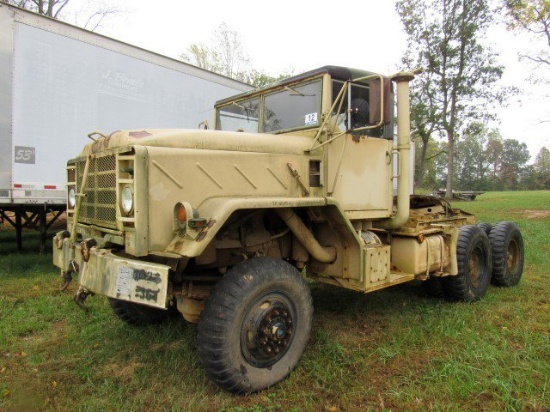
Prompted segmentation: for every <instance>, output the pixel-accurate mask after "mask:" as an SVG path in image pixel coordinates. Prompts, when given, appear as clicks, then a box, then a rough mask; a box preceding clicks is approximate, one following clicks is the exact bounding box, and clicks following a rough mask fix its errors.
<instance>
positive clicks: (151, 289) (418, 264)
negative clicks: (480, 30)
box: [53, 66, 524, 393]
mask: <svg viewBox="0 0 550 412" xmlns="http://www.w3.org/2000/svg"><path fill="white" fill-rule="evenodd" d="M414 76H415V73H413V72H400V73H397V74H395V75H393V76H382V75H380V74H376V73H371V72H367V71H360V70H353V69H348V68H344V67H336V66H326V67H322V68H320V69H317V70H313V71H310V72H307V73H304V74H302V75H298V76H295V77H292V78H289V79H287V80H284V81H281V82H280V83H278V84H276V85H274V86H271V87H267V88H263V89H258V90H254V91H251V92H246V93H243V94H239V95H237V96H234V97H231V98H228V99H224V100H221V101H219V102H217V104H216V107H215V109H216V121H215V125H214V129H215V130H209V129H207V130H129V131H118V132H115V133H113V134H111V135H108V136H107V135H104V136H103V135H102V136H95V137H96V140H95V141H94V142H91V143H90V144H88V145H87V146H86V147H85V148H84V149H83V151H82V152H81V154H80V155H79V156H78V157H76V158H75V159H73V160H70V161H69V162H68V164H67V185H68V199H67V203H68V228H67V230H66V231H63V232H60V233H58V234H57V235H56V237H55V239H54V245H53V251H54V256H53V259H54V263H55V264H56V265H57V266H58V267H59V268H61V273H62V276H63V278H64V281H65V284H67V283H68V282H69V281H70V279H71V278H72V276H75V275H77V276H78V283H79V287H78V291H77V292H76V295H75V297H74V300H75V302H77V303H78V304H79V305H81V306H85V299H86V298H87V297H88V296H89V295H93V294H98V295H105V296H107V297H108V300H109V302H110V305H111V306H112V308H113V310H114V312H115V313H116V314H117V315H118V316H119V317H120V318H121V319H122V320H123V321H125V322H127V323H129V324H132V325H143V324H149V323H154V322H159V321H161V320H163V319H166V318H167V317H169V316H170V315H171V314H173V313H176V314H177V313H181V314H182V315H183V317H184V318H185V319H186V320H188V321H190V322H198V349H199V353H200V357H201V358H202V361H203V364H204V368H205V370H206V374H207V375H208V376H209V377H210V378H211V379H213V380H214V381H215V382H216V383H217V384H218V385H219V386H221V387H222V388H224V389H226V390H229V391H232V392H235V393H249V392H254V391H258V390H261V389H264V388H267V387H269V386H271V385H274V384H275V383H277V382H279V381H281V380H282V379H284V378H285V377H286V376H287V375H288V374H289V373H290V372H291V371H292V370H293V368H294V367H295V366H296V365H297V363H298V361H299V359H300V357H301V355H302V353H303V351H304V348H305V347H306V343H307V341H308V338H309V335H310V329H311V321H312V314H313V307H312V299H311V295H310V291H309V288H308V285H307V283H306V281H305V280H304V276H306V277H307V278H309V279H313V280H315V281H317V282H323V283H328V284H331V285H334V286H339V287H343V288H347V289H352V290H354V291H357V292H364V293H366V292H373V291H376V290H379V289H382V288H386V287H390V286H393V285H397V284H401V283H404V282H409V281H412V280H415V279H417V280H420V281H423V282H424V284H425V286H426V290H427V291H428V293H429V294H431V295H435V296H440V297H447V298H450V299H454V300H462V301H466V302H472V301H476V300H478V299H480V298H481V297H482V296H483V295H484V294H485V292H486V291H487V288H488V286H489V283H491V282H492V283H494V284H496V285H500V286H511V285H515V284H517V283H518V282H519V280H520V277H521V275H522V271H523V259H524V255H523V240H522V236H521V233H520V231H519V229H518V227H517V226H516V225H515V224H513V223H511V222H501V223H499V224H497V225H495V226H493V227H491V226H490V225H488V224H481V225H476V224H475V217H474V216H472V215H470V214H468V213H465V212H463V211H460V210H458V209H453V208H451V206H450V205H449V204H448V203H447V202H445V201H444V200H441V199H437V198H435V197H428V196H411V193H410V192H411V186H410V180H411V179H410V178H411V174H410V165H411V163H410V162H411V159H410V155H409V152H410V126H409V82H410V81H411V80H412V79H413V78H414ZM395 106H396V108H397V113H395V111H394V107H395ZM394 124H395V126H396V130H397V136H396V138H394ZM394 183H395V189H394ZM394 191H395V192H396V193H395V195H394Z"/></svg>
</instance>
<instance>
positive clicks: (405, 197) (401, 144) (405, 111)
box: [377, 72, 414, 229]
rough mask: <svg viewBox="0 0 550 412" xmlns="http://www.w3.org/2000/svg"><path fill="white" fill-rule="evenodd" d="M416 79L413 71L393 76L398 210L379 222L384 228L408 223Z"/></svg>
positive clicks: (393, 227) (379, 225)
mask: <svg viewBox="0 0 550 412" xmlns="http://www.w3.org/2000/svg"><path fill="white" fill-rule="evenodd" d="M412 79H414V73H412V72H400V73H397V74H396V75H395V76H393V77H392V80H393V81H394V82H396V83H397V144H396V145H395V146H394V151H396V152H397V159H398V174H397V211H396V214H395V215H393V216H392V217H391V218H389V219H385V220H382V221H380V222H378V225H377V226H378V227H380V228H383V229H398V228H400V227H401V226H403V225H404V224H405V223H407V220H408V219H409V212H410V193H411V184H410V180H411V156H410V151H411V116H410V109H409V104H410V99H409V82H410V81H411V80H412Z"/></svg>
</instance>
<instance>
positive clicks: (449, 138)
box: [445, 130, 455, 200]
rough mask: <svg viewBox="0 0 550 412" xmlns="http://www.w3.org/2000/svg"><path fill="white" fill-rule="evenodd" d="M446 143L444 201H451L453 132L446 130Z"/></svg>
mask: <svg viewBox="0 0 550 412" xmlns="http://www.w3.org/2000/svg"><path fill="white" fill-rule="evenodd" d="M447 141H448V143H449V148H448V150H449V151H448V152H447V187H446V188H445V199H447V200H452V199H453V173H454V151H455V138H454V130H447Z"/></svg>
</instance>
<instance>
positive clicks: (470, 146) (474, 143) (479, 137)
mask: <svg viewBox="0 0 550 412" xmlns="http://www.w3.org/2000/svg"><path fill="white" fill-rule="evenodd" d="M487 142H488V136H487V128H486V127H485V125H484V124H483V123H477V122H474V123H472V124H470V125H468V126H467V127H466V129H465V130H464V134H463V138H462V140H460V141H459V142H458V144H457V150H456V160H457V163H458V165H457V166H458V167H457V169H458V170H457V174H456V177H457V179H458V182H459V187H460V189H463V190H480V189H482V187H483V186H485V184H486V171H487V169H488V165H487V161H486V159H485V146H486V145H487Z"/></svg>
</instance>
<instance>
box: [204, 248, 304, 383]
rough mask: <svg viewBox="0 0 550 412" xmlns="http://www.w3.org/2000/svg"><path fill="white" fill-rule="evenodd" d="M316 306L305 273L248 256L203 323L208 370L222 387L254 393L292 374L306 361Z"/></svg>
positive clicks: (224, 283)
mask: <svg viewBox="0 0 550 412" xmlns="http://www.w3.org/2000/svg"><path fill="white" fill-rule="evenodd" d="M312 315H313V305H312V300H311V294H310V291H309V288H308V286H307V284H306V283H305V281H304V280H303V278H302V277H301V276H300V273H299V272H298V271H297V270H296V269H295V268H294V267H293V266H291V265H290V264H288V263H287V262H284V261H282V260H278V259H273V258H268V257H260V258H253V259H250V260H247V261H245V262H243V263H241V264H239V265H237V266H235V267H234V268H233V269H231V270H230V271H229V272H228V273H227V274H226V276H225V277H224V278H223V279H222V280H220V281H219V282H218V283H217V284H216V287H215V288H214V290H213V292H212V295H211V296H210V297H209V298H208V300H207V301H206V306H205V309H204V311H203V312H202V313H201V320H200V322H199V326H198V346H199V354H200V356H201V358H202V361H203V364H204V367H205V371H206V374H207V376H208V377H209V378H211V379H212V380H213V381H214V382H216V383H217V384H218V385H219V386H221V387H222V388H224V389H226V390H228V391H230V392H234V393H250V392H255V391H258V390H261V389H265V388H267V387H269V386H272V385H274V384H276V383H277V382H279V381H281V380H283V379H284V378H286V376H287V375H288V374H289V373H290V372H291V371H292V370H293V369H294V367H295V366H296V364H297V363H298V361H299V360H300V358H301V356H302V353H303V351H304V348H305V346H306V343H307V341H308V339H309V333H310V330H311V320H312Z"/></svg>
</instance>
